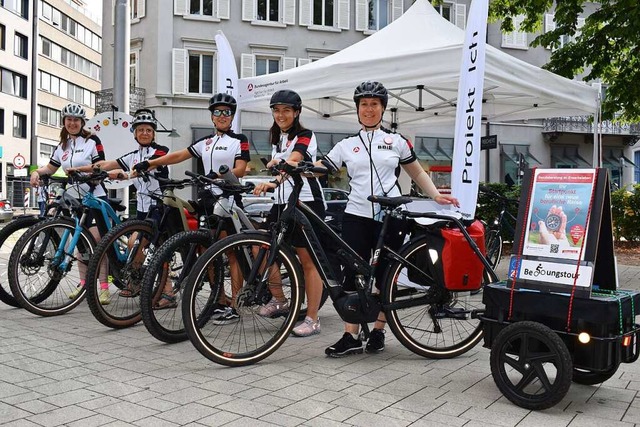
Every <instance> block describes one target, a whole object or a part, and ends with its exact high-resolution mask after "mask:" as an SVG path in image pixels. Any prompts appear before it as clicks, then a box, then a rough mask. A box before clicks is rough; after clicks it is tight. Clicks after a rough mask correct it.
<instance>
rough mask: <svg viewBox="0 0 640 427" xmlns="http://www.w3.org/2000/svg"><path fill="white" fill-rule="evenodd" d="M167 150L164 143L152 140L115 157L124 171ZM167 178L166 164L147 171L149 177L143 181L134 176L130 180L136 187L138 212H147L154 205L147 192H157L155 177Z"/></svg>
mask: <svg viewBox="0 0 640 427" xmlns="http://www.w3.org/2000/svg"><path fill="white" fill-rule="evenodd" d="M168 152H169V149H168V148H167V147H165V146H164V145H159V144H157V143H156V142H152V143H151V144H149V145H146V146H145V145H139V146H138V149H137V150H135V151H132V152H130V153H127V154H125V155H124V156H122V157H120V158H118V159H116V162H118V165H120V167H121V168H122V170H124V171H131V170H133V167H134V166H135V165H137V164H138V163H140V162H143V161H145V160H151V159H157V158H158V157H162V156H164V155H165V154H167V153H168ZM156 176H157V177H161V178H168V177H169V169H168V168H167V167H166V166H160V167H158V168H157V169H155V170H153V171H151V172H150V173H149V179H148V180H147V181H146V182H145V180H144V179H142V177H136V178H134V179H133V180H132V184H133V185H134V186H135V187H136V190H137V191H136V202H137V203H138V206H137V209H136V210H137V211H138V212H146V213H148V212H149V209H151V206H153V205H155V201H154V200H153V199H152V198H151V197H149V196H148V195H149V194H159V193H160V192H161V190H160V183H159V182H158V180H157V179H156V178H155V177H156Z"/></svg>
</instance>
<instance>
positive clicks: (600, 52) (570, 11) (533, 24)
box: [489, 0, 640, 122]
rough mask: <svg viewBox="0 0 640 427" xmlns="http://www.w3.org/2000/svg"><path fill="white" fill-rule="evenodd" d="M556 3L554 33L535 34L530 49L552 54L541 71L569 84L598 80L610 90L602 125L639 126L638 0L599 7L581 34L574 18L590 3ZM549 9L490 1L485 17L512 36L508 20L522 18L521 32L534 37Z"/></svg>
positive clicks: (532, 1)
mask: <svg viewBox="0 0 640 427" xmlns="http://www.w3.org/2000/svg"><path fill="white" fill-rule="evenodd" d="M555 3H556V7H555V23H556V28H555V30H553V31H549V32H547V33H543V34H540V35H539V36H538V37H536V39H535V40H534V41H533V42H532V43H531V45H532V46H548V47H552V48H554V50H553V52H552V54H551V60H550V61H549V63H548V64H546V65H545V68H547V69H549V70H550V71H552V72H554V73H557V74H560V75H562V76H565V77H568V78H573V77H575V76H577V75H581V74H582V75H583V76H584V77H583V79H584V80H586V81H593V80H596V81H597V80H598V79H600V81H602V82H603V83H605V84H607V85H608V86H609V87H608V89H607V95H606V98H605V100H604V102H603V104H602V116H603V119H605V120H611V119H616V120H619V121H624V122H638V121H640V84H638V82H639V81H640V44H639V43H638V40H640V6H639V5H638V0H604V1H601V2H600V3H599V8H598V9H597V10H596V11H595V12H594V13H592V14H591V15H589V16H588V17H586V21H585V24H584V26H583V27H582V28H580V29H578V28H577V22H578V16H579V15H580V14H582V12H583V10H584V8H585V5H586V4H587V3H589V4H591V3H592V2H588V1H584V0H562V1H557V2H555ZM553 5H554V1H553V0H492V1H491V4H490V11H489V15H490V17H491V19H492V20H499V19H502V24H501V28H502V30H503V31H512V30H513V20H512V17H515V16H517V15H520V14H523V15H525V16H526V18H525V20H524V22H523V24H522V25H521V27H520V29H521V30H525V31H527V32H536V31H540V29H541V28H542V24H543V22H544V14H545V13H548V12H549V11H551V10H552V7H553ZM596 5H598V4H597V3H596ZM562 36H570V37H572V41H569V42H568V43H566V44H565V45H564V46H563V47H560V38H561V37H562ZM617 114H620V116H619V117H617Z"/></svg>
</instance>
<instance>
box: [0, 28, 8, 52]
mask: <svg viewBox="0 0 640 427" xmlns="http://www.w3.org/2000/svg"><path fill="white" fill-rule="evenodd" d="M6 37H7V27H5V26H4V25H2V24H0V50H5V45H6V42H5V40H6Z"/></svg>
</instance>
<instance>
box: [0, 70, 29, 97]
mask: <svg viewBox="0 0 640 427" xmlns="http://www.w3.org/2000/svg"><path fill="white" fill-rule="evenodd" d="M0 76H1V77H0V78H1V79H2V81H1V82H0V90H1V91H2V93H6V94H7V95H13V96H18V97H20V98H24V99H27V76H23V75H22V74H18V73H14V72H13V71H10V70H7V69H5V68H2V69H1V74H0Z"/></svg>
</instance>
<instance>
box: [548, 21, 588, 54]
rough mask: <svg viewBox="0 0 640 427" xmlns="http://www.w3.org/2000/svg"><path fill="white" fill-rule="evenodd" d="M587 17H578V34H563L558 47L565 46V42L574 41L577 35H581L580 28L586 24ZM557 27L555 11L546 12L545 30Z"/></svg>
mask: <svg viewBox="0 0 640 427" xmlns="http://www.w3.org/2000/svg"><path fill="white" fill-rule="evenodd" d="M584 23H585V18H578V20H577V22H576V30H577V31H576V34H575V35H574V36H567V35H562V36H560V39H559V40H558V43H559V45H558V48H561V47H563V46H564V45H565V44H567V43H569V42H572V41H574V40H575V38H576V37H578V36H579V35H580V29H581V28H582V27H583V26H584ZM555 29H556V21H555V15H554V14H553V13H546V14H545V16H544V32H545V33H548V32H550V31H553V30H555ZM550 48H551V46H547V49H550Z"/></svg>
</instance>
